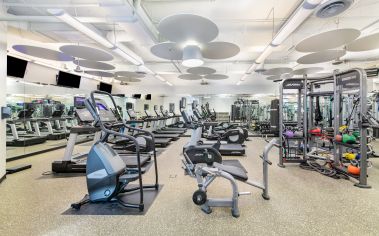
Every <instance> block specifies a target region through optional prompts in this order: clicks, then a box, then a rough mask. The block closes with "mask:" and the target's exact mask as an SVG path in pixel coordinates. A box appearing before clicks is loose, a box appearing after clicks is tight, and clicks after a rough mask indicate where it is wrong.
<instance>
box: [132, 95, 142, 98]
mask: <svg viewBox="0 0 379 236" xmlns="http://www.w3.org/2000/svg"><path fill="white" fill-rule="evenodd" d="M133 98H134V99H141V94H133Z"/></svg>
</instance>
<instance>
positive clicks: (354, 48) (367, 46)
mask: <svg viewBox="0 0 379 236" xmlns="http://www.w3.org/2000/svg"><path fill="white" fill-rule="evenodd" d="M378 48H379V33H376V34H371V35H368V36H365V37H362V38H359V39H357V40H355V41H354V42H352V43H350V44H349V45H347V47H346V50H348V51H351V52H362V51H369V50H375V49H378Z"/></svg>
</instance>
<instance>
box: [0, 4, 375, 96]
mask: <svg viewBox="0 0 379 236" xmlns="http://www.w3.org/2000/svg"><path fill="white" fill-rule="evenodd" d="M130 2H131V1H128V0H3V3H2V4H4V6H5V7H6V10H7V13H8V15H7V17H14V18H13V20H12V21H9V23H8V25H9V32H8V49H9V50H10V52H12V53H14V54H17V52H15V51H13V49H12V45H14V44H29V45H37V46H42V47H46V48H50V49H56V50H58V49H59V47H60V46H62V45H66V44H78V43H80V44H81V45H87V46H91V47H96V48H99V49H103V50H107V49H106V48H102V47H101V46H100V45H98V44H96V42H94V41H93V40H91V39H90V38H88V37H87V36H85V35H84V34H82V33H80V32H78V31H76V30H75V29H73V28H72V27H70V26H69V25H67V24H65V23H63V22H61V21H59V19H57V18H55V17H53V16H51V15H49V13H48V12H47V9H50V8H60V9H64V10H65V11H66V12H67V13H69V14H70V15H71V16H73V17H76V18H77V19H78V20H79V21H81V22H83V23H85V24H87V25H89V26H90V27H94V28H95V29H96V30H97V31H98V32H99V33H100V34H102V35H103V36H104V37H107V38H108V39H109V40H111V41H113V40H115V41H117V42H119V43H122V44H123V45H124V46H127V47H128V48H129V49H131V50H132V51H134V52H135V53H136V54H137V55H139V56H140V57H141V58H142V59H143V61H144V62H145V65H146V66H148V67H149V68H151V69H152V70H153V71H155V72H156V73H158V74H159V75H161V76H162V77H164V78H165V79H166V80H168V81H169V82H170V83H172V84H173V87H172V89H176V88H181V90H183V88H186V89H188V90H189V92H190V91H193V93H197V92H198V93H205V92H207V90H209V91H208V92H207V93H217V91H214V90H213V88H217V87H227V88H228V89H230V93H240V92H241V91H242V90H244V91H245V90H246V86H249V87H250V88H251V91H252V92H256V93H258V92H259V93H273V92H274V91H275V90H276V87H277V86H276V85H275V86H274V84H273V82H271V81H267V80H265V76H263V75H260V74H257V73H253V74H251V75H249V77H248V78H247V79H246V80H245V82H244V83H243V84H242V85H241V86H237V85H236V83H237V82H238V81H239V79H240V78H241V76H242V75H243V74H244V73H245V72H246V70H247V69H248V68H249V67H250V66H251V64H252V63H253V62H254V60H255V59H256V58H257V57H258V56H259V55H260V53H261V52H262V51H263V49H264V48H265V47H266V46H267V45H268V44H269V43H270V42H271V40H272V37H273V36H274V35H275V33H276V32H277V31H278V30H279V29H280V27H281V26H282V25H283V23H284V22H285V21H286V19H287V18H288V17H289V16H290V15H291V13H292V12H293V11H294V10H295V9H296V8H297V7H298V5H299V4H300V3H301V2H302V1H301V0H265V1H262V0H249V1H247V0H233V1H230V0H142V1H141V3H140V5H134V6H133V5H132V4H131V3H130ZM137 2H138V1H137ZM378 11H379V1H377V0H355V1H354V4H353V5H352V6H351V7H350V8H349V9H348V10H347V11H345V12H344V13H342V14H341V15H339V16H337V17H333V18H327V19H320V18H317V17H315V16H314V15H312V16H311V17H310V18H308V19H307V20H306V21H305V22H304V23H303V24H302V25H301V26H300V27H299V28H298V29H297V30H296V31H295V32H294V33H293V34H292V35H290V37H288V38H287V40H285V42H284V43H283V44H281V45H280V46H279V47H277V48H275V51H274V52H273V53H272V54H271V55H270V56H269V57H268V58H267V59H266V61H265V64H264V67H265V68H266V69H268V68H274V67H283V66H286V67H291V68H296V69H297V68H301V66H299V65H298V64H297V63H296V60H297V59H298V58H299V57H301V56H302V55H304V54H303V53H299V52H296V51H295V50H294V46H295V45H296V44H297V43H299V42H300V41H301V40H302V39H304V38H307V37H309V36H311V35H313V34H316V33H321V32H324V31H327V30H331V29H337V28H355V29H359V30H365V31H364V32H365V33H366V34H367V33H373V32H377V31H379V23H378V24H376V21H377V20H378V17H377V16H378ZM178 13H191V14H196V15H201V16H204V17H207V18H209V19H210V20H212V21H213V22H214V23H215V24H216V25H217V26H218V28H219V35H218V36H217V38H216V40H217V41H226V42H232V43H235V44H237V45H238V46H239V47H240V49H241V50H240V53H239V54H237V55H236V56H234V57H232V58H228V59H225V60H210V59H206V60H205V64H204V66H207V67H212V68H214V69H216V70H217V73H219V74H226V75H228V76H229V78H228V79H226V80H220V81H213V80H212V81H208V82H209V85H207V86H201V85H200V81H187V80H181V79H179V78H178V76H179V75H180V74H181V73H186V69H187V68H185V67H183V66H182V65H181V64H180V62H178V61H167V60H164V59H160V58H158V57H156V56H154V55H153V54H152V53H151V52H150V48H151V47H152V46H153V45H155V44H156V43H159V42H164V41H165V39H163V38H162V37H161V36H159V34H158V32H157V31H156V28H157V25H158V24H159V22H160V20H161V19H163V18H164V17H167V16H170V15H174V14H178ZM141 14H142V15H141ZM17 17H18V18H19V19H17ZM113 55H114V57H115V59H114V60H113V61H111V62H110V64H112V65H114V66H115V67H116V71H117V70H133V71H135V70H137V69H138V68H137V66H134V65H131V64H130V63H128V62H127V61H125V60H123V59H122V58H120V57H119V56H117V55H116V54H113ZM345 57H346V58H347V59H350V62H348V63H343V64H341V65H338V66H332V65H331V63H322V64H321V66H322V67H324V68H325V71H324V72H328V71H332V70H333V69H344V68H350V67H355V66H360V67H367V66H370V65H375V63H376V62H377V60H376V59H375V58H378V57H379V51H370V52H368V53H348V54H347V55H346V56H345ZM352 59H354V60H355V61H351V60H352ZM38 60H40V59H38ZM40 61H42V62H44V63H47V64H51V65H54V66H56V67H62V66H63V65H62V63H58V62H54V61H47V60H40ZM64 66H66V67H68V68H72V69H74V68H75V66H76V65H75V64H74V63H72V62H69V63H66V65H64ZM315 66H320V64H317V65H315ZM132 86H135V88H136V89H138V88H139V87H145V88H146V87H147V88H150V87H157V86H167V85H166V84H164V83H162V82H161V81H159V80H158V79H155V78H154V77H153V76H147V77H146V78H144V79H142V82H141V83H138V84H133V85H132ZM241 87H243V89H242V90H241Z"/></svg>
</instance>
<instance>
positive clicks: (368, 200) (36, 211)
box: [0, 138, 379, 235]
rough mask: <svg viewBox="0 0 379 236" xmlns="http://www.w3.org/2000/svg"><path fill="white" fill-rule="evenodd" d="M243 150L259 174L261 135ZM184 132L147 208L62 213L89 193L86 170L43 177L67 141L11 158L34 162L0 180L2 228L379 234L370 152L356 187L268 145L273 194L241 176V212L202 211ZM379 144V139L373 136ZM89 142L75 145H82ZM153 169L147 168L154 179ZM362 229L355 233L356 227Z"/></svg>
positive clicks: (377, 180)
mask: <svg viewBox="0 0 379 236" xmlns="http://www.w3.org/2000/svg"><path fill="white" fill-rule="evenodd" d="M251 139H252V140H251V141H249V142H247V146H246V152H247V153H246V156H244V157H230V158H225V159H234V158H236V159H238V160H240V161H241V163H242V164H243V166H244V167H245V168H246V169H247V170H248V175H249V178H253V179H260V178H261V171H262V170H261V169H262V168H261V166H262V165H261V159H260V158H259V155H260V154H261V152H262V150H263V147H264V145H265V144H266V143H265V141H264V140H263V139H261V138H251ZM186 142H188V138H181V139H180V140H178V141H177V142H174V143H173V144H171V145H170V146H169V147H168V148H167V149H166V150H165V151H164V152H163V153H161V154H160V155H159V157H158V161H159V162H158V165H159V178H160V184H163V185H164V186H163V188H162V190H161V192H160V193H159V194H158V196H157V198H156V199H155V201H154V202H153V205H152V206H151V207H150V208H149V209H148V211H147V213H146V214H145V215H127V216H119V215H117V216H93V215H92V216H86V215H81V216H78V215H75V216H73V215H62V213H63V212H64V211H66V210H67V209H68V208H69V207H70V204H71V203H73V202H75V201H77V200H80V199H81V198H82V197H83V195H84V194H85V193H86V191H87V189H86V183H85V177H84V176H81V177H70V178H48V177H46V176H42V173H43V172H45V171H48V170H50V165H51V162H52V161H53V160H56V159H58V158H57V157H60V156H62V155H63V152H64V149H61V150H57V151H52V152H47V153H44V154H40V155H37V156H33V157H30V158H26V159H22V160H18V161H13V162H11V163H8V164H9V166H11V165H17V164H23V163H29V164H32V165H33V167H32V169H29V170H26V171H23V172H20V173H16V174H13V175H9V176H8V177H7V180H6V181H4V182H3V183H2V184H1V185H0V192H1V201H0V222H2V223H1V224H0V235H91V234H92V235H93V234H95V235H309V234H312V235H341V234H344V235H350V234H351V235H377V234H378V232H379V204H378V201H379V159H372V162H373V167H372V168H371V169H370V170H369V174H370V177H369V183H370V184H371V186H372V189H360V188H357V187H354V186H353V183H352V182H351V181H347V180H335V179H332V178H328V177H325V176H322V175H320V174H318V173H316V172H312V171H307V170H303V169H300V168H299V167H297V165H287V167H286V168H284V169H282V168H279V167H278V166H277V165H276V163H277V160H278V158H277V156H278V154H277V153H278V150H275V149H273V150H272V151H271V153H270V160H272V161H273V162H274V164H273V165H272V166H270V169H269V194H270V197H271V200H270V201H265V200H263V199H262V197H261V192H260V191H258V190H257V189H255V188H251V187H249V186H247V185H244V184H242V183H239V188H240V189H239V191H252V195H251V196H241V197H240V201H239V203H240V211H241V216H240V217H239V218H233V217H232V216H231V214H230V208H214V209H213V213H212V214H210V215H207V214H205V213H203V212H202V211H201V210H200V209H199V207H198V206H196V205H195V204H193V202H192V193H193V192H194V190H196V181H195V179H193V178H191V177H189V176H185V175H184V173H183V169H181V161H180V159H181V155H180V153H181V150H182V147H183V145H184V144H185V143H186ZM375 145H376V147H377V148H378V147H379V142H378V141H377V142H376V144H375ZM88 148H89V146H80V145H78V146H77V147H76V151H85V150H87V149H88ZM153 173H154V172H153V171H152V170H150V171H149V172H148V173H147V174H145V175H144V177H145V178H144V180H145V182H146V183H148V182H149V180H150V181H152V180H153V178H152V177H153ZM216 181H218V182H217V183H215V184H213V185H212V187H211V188H210V189H209V195H212V194H214V195H213V196H216V197H221V196H223V194H224V195H225V196H229V193H230V185H229V183H227V182H224V181H221V180H216ZM358 232H359V233H358Z"/></svg>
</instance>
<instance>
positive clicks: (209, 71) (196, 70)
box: [187, 66, 216, 75]
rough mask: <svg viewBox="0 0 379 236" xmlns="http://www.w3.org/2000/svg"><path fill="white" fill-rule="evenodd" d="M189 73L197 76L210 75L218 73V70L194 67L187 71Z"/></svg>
mask: <svg viewBox="0 0 379 236" xmlns="http://www.w3.org/2000/svg"><path fill="white" fill-rule="evenodd" d="M187 73H190V74H195V75H209V74H214V73H216V70H215V69H213V68H209V67H203V66H199V67H192V68H189V69H188V70H187Z"/></svg>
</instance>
